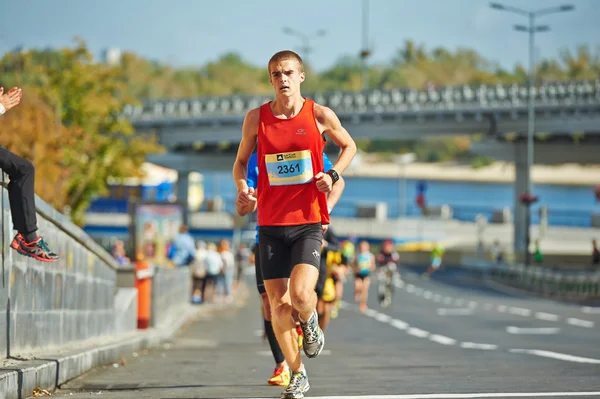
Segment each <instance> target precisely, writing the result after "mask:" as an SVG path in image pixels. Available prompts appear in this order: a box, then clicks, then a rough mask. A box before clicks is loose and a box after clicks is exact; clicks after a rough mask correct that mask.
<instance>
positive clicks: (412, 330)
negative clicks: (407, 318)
mask: <svg viewBox="0 0 600 399" xmlns="http://www.w3.org/2000/svg"><path fill="white" fill-rule="evenodd" d="M406 333H407V334H410V335H413V336H415V337H419V338H427V336H429V331H425V330H421V329H420V328H416V327H409V328H408V330H406Z"/></svg>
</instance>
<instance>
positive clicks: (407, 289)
mask: <svg viewBox="0 0 600 399" xmlns="http://www.w3.org/2000/svg"><path fill="white" fill-rule="evenodd" d="M414 291H415V286H414V285H412V284H408V285H407V286H406V292H414Z"/></svg>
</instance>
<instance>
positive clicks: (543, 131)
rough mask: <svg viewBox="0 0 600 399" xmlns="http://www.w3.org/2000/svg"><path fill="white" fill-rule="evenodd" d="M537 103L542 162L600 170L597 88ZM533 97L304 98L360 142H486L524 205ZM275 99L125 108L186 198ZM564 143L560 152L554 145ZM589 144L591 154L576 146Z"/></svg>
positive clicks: (461, 92)
mask: <svg viewBox="0 0 600 399" xmlns="http://www.w3.org/2000/svg"><path fill="white" fill-rule="evenodd" d="M531 94H532V95H533V96H535V102H536V126H535V129H536V141H540V142H544V144H543V145H541V146H539V148H538V149H536V151H537V152H536V153H535V161H536V162H540V163H558V162H580V163H583V162H597V155H596V154H598V153H599V152H600V145H599V144H600V141H599V140H598V139H597V138H598V137H600V79H597V80H595V81H571V82H553V83H544V84H541V85H539V86H537V87H535V88H533V89H532V93H531ZM528 96H529V88H528V87H527V86H523V85H517V84H513V85H500V84H498V85H492V86H489V85H480V86H476V87H475V86H469V85H464V86H461V87H445V88H431V89H427V90H412V89H410V90H399V89H393V90H370V91H362V92H342V91H334V92H329V93H313V94H309V95H307V97H309V98H313V99H314V100H315V101H316V102H318V103H320V104H323V105H326V106H328V107H330V108H332V109H333V110H334V111H335V112H336V113H337V115H338V116H339V118H340V120H341V121H342V124H343V125H344V126H345V127H346V128H347V129H348V131H349V132H350V134H351V135H352V136H353V137H354V138H369V139H413V138H424V137H433V136H444V135H447V136H452V135H471V134H483V135H484V137H485V139H484V140H483V141H482V142H480V143H476V144H475V145H474V150H475V151H478V152H480V153H485V154H488V155H489V154H490V153H492V154H495V155H497V156H500V157H501V158H503V159H510V160H512V161H514V162H515V164H516V165H517V177H516V179H515V193H517V197H518V193H521V192H524V191H526V189H527V187H528V181H529V176H528V173H527V158H526V156H527V155H526V154H527V151H526V144H525V142H524V141H525V140H523V139H524V137H525V135H524V133H525V132H527V123H528ZM269 100H271V97H269V96H261V95H255V96H252V95H233V96H227V97H203V98H192V99H181V100H173V99H164V100H156V101H150V102H147V103H145V104H144V105H142V106H139V107H133V106H130V107H127V108H126V109H125V110H124V117H127V118H129V119H130V120H131V122H132V124H133V126H134V127H135V129H136V131H137V132H138V133H139V134H148V133H150V134H152V135H154V136H155V137H157V139H158V142H159V143H160V144H162V145H163V146H165V147H166V148H167V149H168V152H167V153H166V154H161V155H155V156H151V157H149V158H148V160H149V161H150V162H153V163H156V164H159V165H163V166H166V167H169V168H173V169H176V170H178V172H179V175H180V178H179V184H178V197H180V198H187V190H188V189H187V186H188V184H189V183H188V178H187V176H188V174H189V172H191V171H201V170H207V169H209V170H230V169H231V165H232V163H233V158H234V156H235V152H236V150H237V144H238V143H239V140H240V137H241V126H242V122H243V119H244V116H245V114H246V113H247V112H248V111H249V110H250V109H253V108H256V107H258V106H260V105H261V104H264V103H265V102H267V101H269ZM557 140H558V145H557V144H553V143H554V142H556V141H557ZM582 140H583V141H585V143H586V144H585V146H582V145H577V143H578V142H581V141H582ZM498 143H500V144H498ZM559 146H560V147H559ZM557 148H560V149H561V151H556V149H557ZM582 148H585V151H582ZM329 150H332V148H331V147H330V148H329ZM333 150H335V149H333ZM538 150H539V151H538ZM557 154H559V155H560V156H557ZM514 212H515V240H514V242H515V246H516V247H515V250H517V251H523V250H524V248H523V246H524V244H523V243H524V239H523V237H524V234H525V229H526V227H525V226H526V224H525V223H526V222H525V212H526V210H525V209H523V207H522V206H520V204H519V200H518V198H515V204H514Z"/></svg>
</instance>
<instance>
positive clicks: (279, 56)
mask: <svg viewBox="0 0 600 399" xmlns="http://www.w3.org/2000/svg"><path fill="white" fill-rule="evenodd" d="M286 60H295V61H298V65H299V70H300V72H304V62H303V61H302V57H300V56H299V55H298V54H296V53H295V52H293V51H292V50H282V51H279V52H277V53H275V54H273V57H271V59H270V60H269V64H268V65H267V69H268V70H269V74H271V64H272V63H273V62H279V61H286Z"/></svg>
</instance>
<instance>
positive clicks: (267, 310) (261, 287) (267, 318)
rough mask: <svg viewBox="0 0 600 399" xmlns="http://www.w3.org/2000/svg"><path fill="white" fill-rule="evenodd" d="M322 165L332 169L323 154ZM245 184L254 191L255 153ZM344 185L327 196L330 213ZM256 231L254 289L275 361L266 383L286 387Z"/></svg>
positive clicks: (287, 375) (287, 377) (285, 368)
mask: <svg viewBox="0 0 600 399" xmlns="http://www.w3.org/2000/svg"><path fill="white" fill-rule="evenodd" d="M323 165H324V169H325V170H329V169H331V168H332V167H333V164H332V163H331V161H330V160H329V157H328V156H327V154H326V153H323ZM246 183H247V184H248V187H250V188H253V189H255V190H256V187H257V183H258V160H257V158H256V152H255V153H253V154H252V156H251V157H250V160H249V161H248V176H247V177H246ZM344 185H345V183H344V179H343V178H342V177H340V180H339V181H338V182H337V184H336V185H335V186H333V188H332V189H331V192H330V193H329V195H328V196H327V208H328V209H329V211H330V212H331V210H332V209H333V207H334V206H335V205H336V204H337V202H338V201H339V199H340V197H341V195H342V192H343V190H344ZM256 230H257V231H256V243H255V245H254V247H253V249H252V250H253V252H254V266H255V270H256V287H257V288H258V293H259V294H260V296H261V302H262V306H261V309H262V313H263V321H264V326H265V335H266V336H267V340H268V341H269V346H270V347H271V353H273V358H274V359H275V370H274V371H273V375H272V376H271V378H269V379H268V380H267V383H268V384H269V385H279V386H287V385H288V384H289V383H290V371H289V369H288V365H287V363H286V361H285V358H284V356H283V353H282V352H281V348H280V347H279V344H278V343H277V338H275V333H274V332H273V324H272V323H271V306H270V305H269V297H268V296H267V292H266V291H265V284H264V281H263V278H262V272H261V270H260V253H259V251H258V225H257V226H256ZM318 286H319V285H318V284H317V295H318V294H319V291H318Z"/></svg>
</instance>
